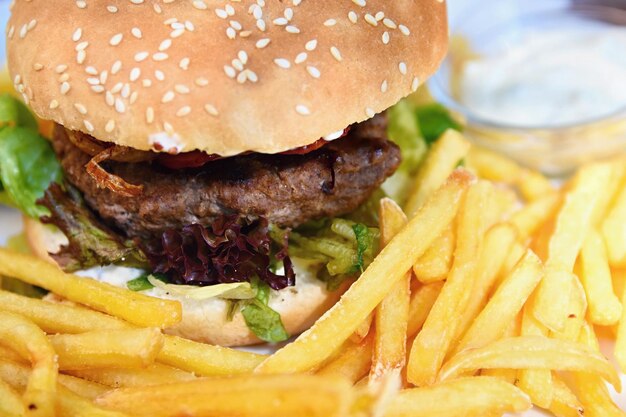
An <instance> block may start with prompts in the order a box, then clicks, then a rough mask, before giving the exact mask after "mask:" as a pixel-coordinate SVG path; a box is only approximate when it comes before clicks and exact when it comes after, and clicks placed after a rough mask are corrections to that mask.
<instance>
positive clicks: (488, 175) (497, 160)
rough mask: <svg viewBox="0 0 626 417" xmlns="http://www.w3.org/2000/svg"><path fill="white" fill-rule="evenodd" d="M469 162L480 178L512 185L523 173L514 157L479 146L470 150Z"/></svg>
mask: <svg viewBox="0 0 626 417" xmlns="http://www.w3.org/2000/svg"><path fill="white" fill-rule="evenodd" d="M467 164H468V165H469V166H471V167H472V168H474V169H475V170H476V172H477V173H478V176H479V177H480V178H484V179H487V180H491V181H496V182H503V183H506V184H510V185H513V184H516V183H517V181H518V180H519V178H520V177H521V175H522V174H523V171H522V169H521V168H520V166H519V165H518V164H517V163H516V162H514V161H513V160H512V159H509V158H507V157H506V156H502V155H500V154H498V153H496V152H493V151H490V150H487V149H484V148H479V147H477V146H473V147H472V148H471V149H470V151H469V152H468V154H467Z"/></svg>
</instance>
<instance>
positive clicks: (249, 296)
mask: <svg viewBox="0 0 626 417" xmlns="http://www.w3.org/2000/svg"><path fill="white" fill-rule="evenodd" d="M446 45H447V25H446V9H445V4H444V3H443V2H441V1H437V0H426V1H423V0H417V1H416V0H401V1H395V2H383V1H376V2H374V1H373V0H367V1H366V0H353V1H348V0H346V1H342V2H312V1H310V0H307V1H296V0H293V1H289V2H282V1H281V2H278V1H272V2H270V1H263V0H258V1H254V2H253V1H232V2H216V1H209V0H197V1H148V0H146V1H144V0H137V1H134V0H133V1H130V2H102V1H97V0H96V1H91V0H87V1H76V2H73V1H72V2H44V3H38V2H27V1H18V2H16V3H15V4H14V5H13V8H12V15H11V19H10V22H9V24H8V26H7V53H8V65H9V71H10V73H11V77H12V80H13V81H14V85H15V88H16V90H17V91H18V92H19V93H20V94H21V96H22V98H23V101H24V103H25V104H26V105H27V106H28V107H29V108H30V109H31V110H32V111H33V112H34V113H35V114H36V115H37V116H38V117H39V118H40V119H42V120H45V121H49V122H51V123H52V124H53V128H52V131H51V134H50V136H51V137H50V145H48V143H47V142H46V145H45V146H48V148H47V149H44V148H43V147H45V146H44V145H41V144H40V143H39V142H37V144H38V145H37V146H41V147H42V149H44V150H42V152H41V154H38V155H39V156H38V157H41V158H43V159H42V166H50V167H51V168H50V169H49V170H48V171H47V172H48V174H47V175H48V176H49V177H50V179H51V180H52V183H51V184H50V186H48V185H47V184H46V189H45V192H44V191H43V190H42V193H41V194H42V195H38V196H37V197H41V198H40V199H39V200H38V201H37V202H36V203H34V204H36V206H29V207H30V208H31V210H28V209H24V211H25V212H26V214H28V215H29V216H27V218H26V222H25V228H26V234H27V236H28V241H29V243H30V245H31V247H32V248H33V251H35V252H36V253H37V254H39V255H40V256H42V257H48V259H50V260H51V261H54V262H56V263H58V264H59V265H60V266H61V267H62V268H64V269H66V270H70V271H77V270H86V269H90V268H93V267H101V266H106V268H97V269H91V270H89V271H88V272H86V273H85V274H86V275H88V276H91V277H93V278H95V279H100V280H102V281H105V282H109V283H111V284H114V285H120V286H125V287H129V288H131V289H134V290H140V291H145V292H146V293H147V294H149V295H154V296H160V297H166V298H175V299H179V300H181V302H182V303H183V316H184V317H183V321H182V322H181V323H180V324H179V325H177V326H175V327H173V328H170V329H167V331H168V332H170V333H173V334H179V335H182V336H184V337H187V338H191V339H195V340H199V341H203V342H208V343H215V344H221V345H246V344H252V343H257V342H259V341H260V340H265V341H281V340H284V339H285V338H286V337H288V336H289V335H292V334H296V333H298V332H300V331H302V330H304V329H305V328H307V327H308V326H310V325H311V324H312V323H313V322H314V321H315V320H316V319H317V318H318V317H319V316H320V315H321V314H323V312H324V311H325V310H327V309H328V308H329V307H330V306H331V305H332V304H333V303H335V302H336V301H337V299H338V298H339V297H340V295H341V292H342V291H343V290H345V288H346V286H347V285H349V282H350V279H355V278H356V277H358V274H359V272H360V270H362V268H363V267H364V265H365V263H366V261H367V257H368V255H371V254H372V253H373V252H374V251H375V249H374V246H375V244H374V243H373V242H374V240H375V236H374V235H375V224H374V222H373V221H365V220H358V221H357V220H354V219H355V218H356V217H354V213H355V212H359V210H361V211H362V212H363V211H365V210H363V207H364V206H366V205H368V204H369V203H370V202H371V201H372V197H374V198H375V197H376V196H377V195H378V194H377V193H379V189H380V186H381V184H383V182H384V181H385V180H386V179H387V178H389V177H391V176H392V175H393V174H394V172H395V171H396V169H397V168H398V166H399V165H400V163H401V159H402V156H401V151H400V148H399V147H398V145H397V144H396V143H394V142H393V141H391V140H390V139H389V137H388V127H389V126H388V124H389V123H390V112H391V111H393V109H392V110H389V111H388V109H390V108H391V107H393V106H394V105H396V103H398V102H399V101H400V100H401V99H402V98H404V97H405V96H407V95H409V94H410V93H412V92H414V91H416V90H417V88H418V86H419V85H420V84H421V83H422V82H423V81H424V80H426V79H427V78H428V77H429V76H430V75H431V74H432V73H433V72H434V71H435V70H436V68H437V67H438V65H439V63H440V61H441V60H442V58H443V56H444V54H445V51H446ZM33 140H34V139H33ZM46 152H49V154H50V155H52V157H51V158H47V157H46V158H44V157H42V156H41V155H46ZM15 157H16V158H19V156H15ZM1 164H2V162H1V161H0V165H1ZM57 170H58V172H57ZM3 182H7V181H5V180H4V178H3ZM4 186H5V188H7V189H8V190H7V191H8V192H9V194H10V195H11V189H10V188H11V187H10V186H7V184H4ZM13 194H14V195H16V194H17V192H16V191H15V190H13ZM13 200H14V201H17V200H19V199H17V198H13ZM16 204H17V205H18V206H20V204H19V203H16ZM22 205H24V204H22ZM33 207H36V208H33ZM370 211H371V210H370ZM361 214H362V213H361ZM351 216H353V217H351ZM361 218H362V216H361ZM329 225H331V226H329ZM51 226H54V227H51ZM307 233H308V234H307ZM315 233H317V235H315V236H313V235H314V234H315ZM333 233H334V234H333ZM312 236H313V237H312ZM333 239H334V240H333ZM333 242H335V243H333ZM337 242H339V243H337ZM368 244H371V245H369V246H370V247H368ZM324 245H327V246H324ZM333 245H334V246H333ZM342 245H343V246H342ZM350 245H353V247H351V246H350ZM337 248H340V249H341V250H343V251H344V252H346V253H347V255H346V257H347V258H346V259H348V260H347V261H346V259H343V258H341V256H338V255H336V254H335V252H333V250H335V249H337ZM346 248H347V249H346ZM332 262H334V263H332ZM111 265H113V266H111ZM329 265H330V266H329ZM142 271H143V273H142ZM320 271H322V272H323V274H320ZM329 271H330V273H329ZM322 275H323V276H325V277H326V278H327V279H324V278H322V279H320V276H322ZM333 277H335V278H336V277H341V278H342V280H343V281H342V280H334V281H332V280H331V279H329V278H333ZM330 281H332V283H334V285H329V284H330V283H331V282H330ZM339 281H342V282H339Z"/></svg>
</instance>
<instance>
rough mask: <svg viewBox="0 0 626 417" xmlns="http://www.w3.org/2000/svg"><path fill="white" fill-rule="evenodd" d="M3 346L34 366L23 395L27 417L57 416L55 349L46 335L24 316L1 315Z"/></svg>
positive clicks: (0, 326)
mask: <svg viewBox="0 0 626 417" xmlns="http://www.w3.org/2000/svg"><path fill="white" fill-rule="evenodd" d="M0 343H2V344H3V345H5V346H8V347H10V348H11V349H13V350H15V351H16V352H17V353H18V354H20V355H21V356H22V357H23V358H25V359H27V360H29V361H30V362H31V363H32V365H33V370H32V372H31V374H30V377H29V378H28V382H27V384H26V390H25V392H24V404H25V405H26V408H27V411H28V413H27V415H28V416H38V417H39V416H41V417H47V416H54V414H55V406H56V400H55V398H56V397H55V396H56V388H57V375H58V366H57V363H56V354H55V352H54V349H53V348H52V345H51V344H50V342H48V339H47V338H46V335H45V334H44V332H43V331H42V330H41V329H39V327H37V326H36V325H35V324H34V323H33V322H31V321H29V320H27V319H25V318H23V317H21V316H18V315H16V314H13V313H8V312H0ZM3 379H5V378H3ZM5 381H6V379H5Z"/></svg>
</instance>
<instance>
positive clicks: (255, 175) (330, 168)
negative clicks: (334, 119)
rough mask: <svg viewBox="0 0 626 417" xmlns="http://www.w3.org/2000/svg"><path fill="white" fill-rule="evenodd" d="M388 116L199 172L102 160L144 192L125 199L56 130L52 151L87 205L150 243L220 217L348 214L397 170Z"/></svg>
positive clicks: (293, 219) (284, 219)
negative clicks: (102, 184)
mask: <svg viewBox="0 0 626 417" xmlns="http://www.w3.org/2000/svg"><path fill="white" fill-rule="evenodd" d="M386 127H387V123H386V118H385V116H384V115H378V116H376V117H374V118H373V119H370V120H368V121H366V122H363V123H360V124H356V125H354V126H352V128H351V129H350V131H349V133H348V134H347V135H346V136H345V137H343V138H341V139H338V140H335V141H332V142H329V143H328V144H326V145H325V146H323V147H322V148H320V149H318V150H316V151H313V152H310V153H307V154H304V155H263V154H258V153H251V154H246V155H240V156H235V157H230V158H225V159H221V160H217V161H213V162H210V163H208V164H206V165H205V166H203V167H202V168H197V169H180V170H170V169H167V168H164V167H163V166H160V165H159V164H158V163H156V162H138V163H122V162H110V161H109V162H104V163H103V164H102V166H103V167H104V168H105V169H107V171H109V172H110V173H112V174H115V175H118V176H120V177H121V178H123V179H125V180H126V181H128V182H130V183H132V184H137V185H139V184H142V185H143V186H144V190H143V193H142V194H141V195H139V196H136V197H124V196H121V195H119V194H115V193H113V192H111V191H109V190H108V189H100V188H98V187H97V185H96V182H95V181H94V180H93V179H92V178H91V177H90V176H89V175H88V174H87V173H86V172H85V164H87V162H88V161H89V160H90V158H91V157H90V156H89V155H88V154H86V153H84V152H83V151H81V150H80V149H78V148H77V147H76V146H75V145H74V144H72V143H71V142H70V141H69V140H68V137H67V131H66V130H65V128H63V127H62V126H56V128H55V133H54V141H53V142H54V149H55V151H56V153H57V155H58V156H59V159H60V161H61V164H62V166H63V169H64V170H65V172H66V176H67V179H68V180H69V181H70V183H72V184H73V185H74V186H76V187H77V188H78V189H80V190H81V191H82V192H83V193H84V196H85V200H86V201H87V203H88V204H89V206H90V207H91V208H92V209H93V210H95V211H96V212H97V213H98V214H99V215H100V217H101V218H102V219H103V220H104V221H105V222H107V223H108V224H109V225H110V226H113V227H115V228H116V229H118V230H119V231H121V232H122V233H124V234H125V235H127V236H128V237H138V238H145V239H148V238H152V237H154V236H158V235H160V234H161V233H162V232H163V231H164V230H167V229H180V228H182V227H183V226H185V225H188V224H192V223H200V224H203V225H206V224H210V223H211V221H212V220H214V219H215V218H217V217H220V216H223V215H232V214H243V215H253V216H263V217H266V218H268V219H269V221H270V222H271V223H276V224H278V225H281V226H288V227H295V226H298V225H300V224H302V223H304V222H306V221H308V220H311V219H318V218H322V217H335V216H340V215H343V214H347V213H349V212H351V211H353V210H355V209H356V208H357V207H359V206H360V205H361V204H362V203H364V202H365V201H366V200H367V198H368V197H369V196H370V195H371V193H372V192H373V191H374V190H375V189H376V188H378V187H379V186H380V184H381V183H382V182H383V181H384V180H385V179H386V178H387V177H389V176H390V175H391V174H393V172H394V171H395V170H396V168H397V167H398V165H399V163H400V150H399V149H398V147H397V146H396V145H395V144H393V143H392V142H390V141H388V140H387V135H386Z"/></svg>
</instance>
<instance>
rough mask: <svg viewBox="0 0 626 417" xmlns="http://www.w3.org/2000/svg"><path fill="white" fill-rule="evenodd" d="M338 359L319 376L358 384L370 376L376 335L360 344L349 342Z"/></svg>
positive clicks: (367, 337)
mask: <svg viewBox="0 0 626 417" xmlns="http://www.w3.org/2000/svg"><path fill="white" fill-rule="evenodd" d="M347 344H348V346H347V347H344V348H343V349H342V350H341V353H340V354H339V356H338V357H336V358H334V359H333V360H332V361H330V362H329V363H328V364H326V365H324V367H322V368H321V369H320V370H319V371H318V372H317V374H318V375H322V376H339V377H343V378H346V379H347V380H349V381H350V382H353V383H356V382H357V381H358V380H360V379H361V378H363V377H364V376H365V375H367V374H368V372H369V371H370V368H371V365H372V352H373V351H374V335H373V334H369V335H367V336H366V337H365V339H363V340H362V341H361V342H359V343H353V342H347Z"/></svg>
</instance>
